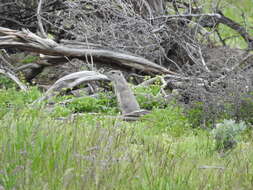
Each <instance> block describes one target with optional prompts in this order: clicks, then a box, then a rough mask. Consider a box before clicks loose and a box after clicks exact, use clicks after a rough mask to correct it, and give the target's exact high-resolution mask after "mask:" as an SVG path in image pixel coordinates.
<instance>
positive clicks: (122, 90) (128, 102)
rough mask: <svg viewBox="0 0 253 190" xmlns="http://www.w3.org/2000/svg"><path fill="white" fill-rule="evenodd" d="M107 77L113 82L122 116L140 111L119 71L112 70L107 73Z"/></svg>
mask: <svg viewBox="0 0 253 190" xmlns="http://www.w3.org/2000/svg"><path fill="white" fill-rule="evenodd" d="M108 77H109V78H110V79H111V80H112V82H113V87H114V90H115V94H116V96H117V101H118V104H119V108H120V110H121V112H122V114H124V115H125V114H128V113H132V112H136V111H139V110H140V106H139V104H138V102H137V100H136V98H135V96H134V94H133V92H132V90H131V89H130V87H129V86H128V84H127V81H126V79H125V77H124V76H123V74H122V72H121V71H118V70H112V71H110V72H108Z"/></svg>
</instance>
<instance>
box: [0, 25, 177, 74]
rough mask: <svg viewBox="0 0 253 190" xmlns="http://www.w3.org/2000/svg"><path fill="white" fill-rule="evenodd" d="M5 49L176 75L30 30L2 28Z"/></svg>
mask: <svg viewBox="0 0 253 190" xmlns="http://www.w3.org/2000/svg"><path fill="white" fill-rule="evenodd" d="M5 47H15V48H20V49H25V50H28V51H30V52H37V53H42V54H45V55H58V56H59V55H61V56H70V57H78V58H87V57H89V58H90V57H92V58H96V59H98V60H100V61H103V59H107V60H108V59H109V60H111V63H115V64H118V65H122V66H127V67H129V68H134V69H138V70H141V71H143V72H146V73H157V74H176V73H174V72H172V71H169V70H168V69H166V68H164V67H162V66H160V65H158V64H156V63H153V62H151V61H149V60H147V59H145V58H142V57H138V56H135V55H130V54H127V53H119V52H115V51H110V50H105V49H88V48H87V47H83V48H82V47H80V45H78V46H77V47H75V46H74V45H71V47H68V46H64V45H62V44H58V43H56V42H55V41H53V40H51V39H43V38H41V37H39V36H37V35H35V34H34V33H32V32H30V31H29V30H23V31H17V30H11V29H8V28H3V27H0V48H5Z"/></svg>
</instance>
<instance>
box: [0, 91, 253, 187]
mask: <svg viewBox="0 0 253 190" xmlns="http://www.w3.org/2000/svg"><path fill="white" fill-rule="evenodd" d="M10 94H12V95H10ZM39 96H40V94H39V92H38V90H36V89H31V91H29V92H27V93H23V92H18V91H15V90H14V89H9V90H5V91H0V100H1V109H2V110H5V112H4V114H2V117H1V119H0V148H1V152H0V184H1V185H2V186H4V187H5V189H6V190H9V189H10V190H11V189H26V190H29V189H32V190H37V189H38V190H39V189H41V190H43V189H50V190H51V189H55V190H58V189H61V190H64V189H70V190H71V189H75V190H78V189H80V190H81V189H89V190H93V189H98V190H101V189H110V190H111V189H116V190H120V189H127V190H129V189H134V190H154V189H156V190H184V189H185V190H191V189H192V190H196V189H200V190H203V189H210V190H213V189H228V190H233V189H234V190H237V189H251V188H252V185H253V184H252V183H253V165H252V164H253V163H252V162H253V159H252V158H253V157H252V156H253V150H252V145H253V141H252V138H251V137H252V135H253V132H252V131H251V130H248V131H247V133H245V134H244V136H245V138H243V139H244V140H242V141H240V142H239V143H238V145H237V147H236V148H234V149H232V150H231V151H230V152H227V153H226V154H223V155H222V154H220V153H218V152H217V151H216V150H215V140H214V138H213V137H212V135H211V134H210V133H209V131H207V130H203V129H198V128H195V129H193V128H192V127H191V125H190V124H189V122H188V118H187V117H186V116H185V115H184V114H183V110H182V108H180V107H179V106H175V105H174V104H171V105H168V106H167V107H166V108H164V109H158V108H155V109H154V110H153V111H152V113H151V114H149V115H147V116H145V117H143V118H142V119H141V120H140V121H138V122H130V123H129V122H124V121H121V120H119V119H113V118H109V117H106V116H105V115H106V113H103V112H101V113H102V114H100V115H99V116H96V115H91V114H88V113H84V114H83V115H80V116H77V117H76V118H75V119H72V120H70V119H66V118H67V117H66V118H65V120H59V119H58V118H57V116H56V115H54V116H53V115H52V113H50V112H48V111H47V110H46V108H43V105H41V106H33V107H31V106H29V105H30V103H31V102H32V101H33V100H34V99H36V98H38V97H39ZM74 105H77V103H76V102H75V104H74ZM81 105H82V106H83V104H81ZM95 108H96V106H95ZM62 109H65V108H64V107H62ZM69 114H70V112H69V113H66V115H65V116H67V115H69ZM107 114H110V112H109V113H107ZM202 166H221V167H224V169H201V167H202Z"/></svg>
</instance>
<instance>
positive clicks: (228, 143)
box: [212, 120, 247, 151]
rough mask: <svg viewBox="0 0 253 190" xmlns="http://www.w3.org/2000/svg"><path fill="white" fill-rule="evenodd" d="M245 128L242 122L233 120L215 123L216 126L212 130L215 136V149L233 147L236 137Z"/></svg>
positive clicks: (220, 149)
mask: <svg viewBox="0 0 253 190" xmlns="http://www.w3.org/2000/svg"><path fill="white" fill-rule="evenodd" d="M246 128H247V126H246V124H245V123H244V122H239V123H236V122H235V121H234V120H224V121H223V122H221V123H218V124H216V128H215V129H213V130H212V134H213V136H214V138H215V142H216V149H217V150H218V151H226V150H229V149H231V148H233V147H234V146H235V145H236V144H237V141H238V137H239V135H240V134H241V132H243V131H244V130H245V129H246Z"/></svg>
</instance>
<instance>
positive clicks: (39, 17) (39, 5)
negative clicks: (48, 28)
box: [37, 0, 47, 38]
mask: <svg viewBox="0 0 253 190" xmlns="http://www.w3.org/2000/svg"><path fill="white" fill-rule="evenodd" d="M42 4H43V0H40V1H39V4H38V8H37V20H38V27H39V29H40V33H41V35H42V36H43V37H44V38H47V34H46V32H45V30H44V28H43V24H42V21H41V16H40V13H41V6H42Z"/></svg>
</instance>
